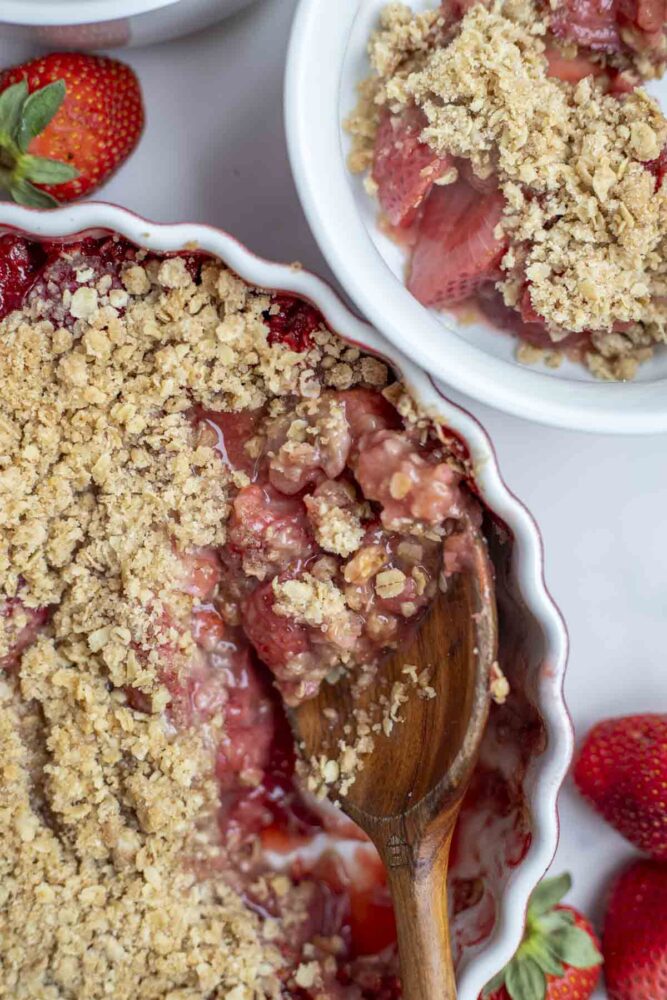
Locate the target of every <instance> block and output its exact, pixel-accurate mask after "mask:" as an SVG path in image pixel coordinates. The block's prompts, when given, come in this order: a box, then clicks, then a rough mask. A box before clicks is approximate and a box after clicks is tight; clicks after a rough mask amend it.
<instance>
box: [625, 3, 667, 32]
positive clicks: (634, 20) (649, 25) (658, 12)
mask: <svg viewBox="0 0 667 1000" xmlns="http://www.w3.org/2000/svg"><path fill="white" fill-rule="evenodd" d="M618 9H619V12H620V14H621V16H622V17H624V18H627V20H628V21H629V22H630V24H632V25H634V27H636V28H638V29H639V30H640V31H643V32H645V33H646V34H647V35H652V34H655V33H657V32H659V31H660V30H661V29H662V28H663V27H664V24H665V21H666V20H667V7H666V5H665V0H618Z"/></svg>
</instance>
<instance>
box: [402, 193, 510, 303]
mask: <svg viewBox="0 0 667 1000" xmlns="http://www.w3.org/2000/svg"><path fill="white" fill-rule="evenodd" d="M504 204H505V201H504V198H503V196H502V194H500V192H499V191H494V192H493V193H491V194H488V195H486V196H484V195H481V194H480V192H479V191H475V190H474V188H472V187H470V185H469V184H466V183H465V181H457V182H456V183H455V184H449V185H447V186H446V187H439V188H435V189H434V190H433V191H432V193H431V196H430V197H429V199H428V201H427V203H426V206H425V208H424V214H423V216H422V219H421V223H420V226H419V236H418V239H417V245H416V246H415V249H414V253H413V255H412V264H411V271H410V279H409V281H408V288H409V289H410V291H411V292H412V294H413V295H414V296H415V297H416V298H417V299H419V301H420V302H421V303H422V304H423V305H425V306H434V307H435V308H436V309H439V308H442V307H443V306H448V305H453V304H454V303H456V302H462V301H463V300H464V299H467V298H470V296H471V295H473V294H474V293H475V292H476V291H477V289H478V288H479V287H480V286H481V285H483V284H485V283H486V282H488V281H494V280H495V279H497V278H499V277H500V271H499V265H500V261H501V260H502V257H503V254H504V253H505V249H506V245H507V244H506V242H505V240H503V239H499V238H498V237H497V236H496V235H495V229H496V226H497V225H498V223H499V222H500V220H501V219H502V214H503V207H504Z"/></svg>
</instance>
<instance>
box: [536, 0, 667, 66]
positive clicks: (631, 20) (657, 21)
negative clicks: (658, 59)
mask: <svg viewBox="0 0 667 1000" xmlns="http://www.w3.org/2000/svg"><path fill="white" fill-rule="evenodd" d="M666 20H667V10H666V8H665V3H664V0H561V2H560V3H559V4H558V5H557V6H555V7H553V6H551V7H550V21H549V24H550V27H551V30H552V31H553V33H554V34H555V35H556V36H557V37H559V38H562V39H564V40H566V41H569V42H576V43H577V45H581V46H582V47H584V48H587V49H590V50H591V51H593V52H607V53H618V52H623V51H624V50H626V49H627V48H632V49H635V50H637V51H640V52H641V51H646V50H649V51H650V50H651V49H654V48H656V47H657V46H658V45H659V43H660V36H661V35H662V32H663V29H664V25H665V21H666Z"/></svg>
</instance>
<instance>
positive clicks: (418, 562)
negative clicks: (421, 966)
mask: <svg viewBox="0 0 667 1000" xmlns="http://www.w3.org/2000/svg"><path fill="white" fill-rule="evenodd" d="M0 386H1V393H0V397H1V400H2V402H1V403H0V772H1V775H2V780H1V781H0V824H1V830H2V840H3V852H2V857H1V858H0V873H1V878H2V886H3V892H2V898H1V900H0V928H1V929H0V933H1V935H2V947H3V962H2V968H1V970H0V992H2V993H3V994H4V995H7V996H12V997H13V998H15V1000H21V998H26V1000H28V998H30V1000H34V998H36V997H40V998H42V997H43V998H44V1000H84V998H86V1000H97V998H101V997H106V996H110V995H112V994H113V996H114V997H116V998H118V1000H125V998H127V1000H130V998H132V1000H158V998H160V1000H161V998H165V997H174V998H175V997H179V998H183V1000H186V998H192V1000H200V998H204V997H207V998H213V997H220V998H222V997H225V998H227V1000H252V998H255V997H274V998H278V997H294V998H299V1000H308V998H313V1000H314V998H319V1000H326V998H332V1000H333V998H337V1000H341V998H346V1000H364V998H367V1000H390V998H396V997H398V996H399V995H400V984H399V981H398V978H397V960H396V948H395V930H394V924H393V913H392V909H391V903H390V900H389V895H388V891H387V888H386V880H385V875H384V871H383V869H382V865H381V863H380V861H379V858H378V856H377V855H376V853H375V851H374V849H373V848H372V846H371V845H370V844H369V843H368V842H366V841H365V839H364V837H363V835H362V834H361V833H360V831H359V830H358V829H357V828H356V827H354V825H353V824H351V823H350V822H349V821H348V820H347V819H346V818H345V817H344V816H343V815H342V814H341V813H339V812H338V811H337V810H335V809H334V808H333V806H332V805H331V804H328V803H326V802H321V801H319V800H318V798H317V797H316V796H315V795H312V794H311V793H310V792H309V790H308V788H307V787H306V785H304V784H302V783H300V781H299V780H298V778H297V776H296V761H295V748H294V745H293V740H292V737H291V733H290V730H289V727H288V725H287V721H286V715H285V704H287V705H293V704H296V703H298V702H299V701H300V700H302V699H304V698H308V697H310V696H312V695H313V694H314V693H315V692H316V691H317V689H318V686H319V685H320V684H322V683H329V682H333V681H334V679H335V677H336V676H337V675H339V674H340V672H341V671H349V672H353V674H354V676H355V678H356V680H357V682H358V683H359V684H364V683H365V682H366V681H367V680H368V679H369V678H370V677H372V676H373V673H374V672H375V671H376V670H378V669H379V670H381V669H382V657H383V655H384V654H385V653H387V652H388V651H390V650H391V649H394V648H396V646H398V645H399V644H401V643H403V642H404V641H405V640H406V638H407V637H408V636H409V635H410V633H411V632H412V631H413V630H414V629H415V628H417V627H418V625H419V621H420V619H421V618H422V616H423V615H424V614H425V613H426V612H427V611H428V608H429V605H430V603H431V601H432V600H433V598H434V596H435V594H436V592H437V588H438V587H445V586H446V585H447V579H448V577H449V576H450V575H451V574H452V573H455V572H457V571H458V570H459V569H460V568H461V560H462V559H464V558H465V546H464V545H462V544H461V539H462V531H464V529H463V527H462V526H463V525H464V524H467V523H469V522H470V521H472V522H473V523H476V524H479V517H480V511H479V507H478V505H477V503H476V501H475V500H474V499H473V497H472V495H471V494H470V493H469V492H468V488H467V486H466V472H467V470H466V469H465V468H464V466H463V464H462V462H461V460H460V459H457V458H456V457H455V451H454V449H451V448H450V447H449V445H448V441H447V438H446V436H445V434H444V432H443V430H442V428H440V427H437V426H435V425H434V424H433V423H432V422H430V421H429V420H428V419H426V417H425V415H424V414H422V413H420V412H419V411H418V409H417V407H416V405H415V404H414V402H413V401H412V400H411V399H410V397H409V396H408V394H407V392H406V390H405V389H404V388H403V386H402V385H401V384H400V383H399V382H397V381H395V379H394V377H393V375H392V373H391V372H390V371H389V370H388V369H387V367H386V366H385V365H384V364H383V363H382V362H381V361H379V360H378V359H376V358H374V357H370V356H366V355H363V354H362V353H361V352H360V351H359V350H358V349H357V348H354V347H350V346H348V345H346V344H345V343H343V342H342V341H341V340H339V339H338V338H337V337H336V336H335V335H334V334H333V333H332V332H331V331H330V330H328V329H327V327H326V325H325V323H324V321H323V318H322V317H321V315H320V314H319V313H318V312H317V310H315V309H314V308H313V307H312V306H310V305H308V304H307V303H304V302H301V301H300V300H298V299H295V298H294V297H292V296H289V295H285V294H279V295H274V294H272V293H269V292H266V291H264V290H262V289H258V288H253V287H250V286H248V285H247V284H246V283H244V282H243V281H242V280H241V279H240V278H239V277H237V276H236V275H235V274H233V273H232V272H231V271H229V270H228V269H226V268H225V267H224V266H223V265H221V264H220V263H219V262H217V261H215V260H212V259H210V258H207V257H206V256H204V255H203V254H197V253H185V252H184V253H182V254H178V255H175V256H171V257H163V258H161V257H159V256H156V255H154V254H150V253H147V252H145V251H142V250H138V249H137V248H135V247H133V246H131V245H130V244H128V243H126V242H125V241H123V240H121V239H117V238H113V237H103V238H85V239H80V240H78V241H76V242H70V243H68V244H59V243H44V244H40V245H38V244H36V243H32V242H29V241H27V240H25V239H23V238H21V237H18V236H13V235H9V236H4V237H2V239H1V240H0ZM411 669H413V668H411ZM413 672H414V675H415V676H414V677H411V678H410V679H411V681H412V684H411V685H410V684H408V683H407V681H406V684H405V685H403V684H400V685H398V686H397V687H396V689H395V690H393V691H392V692H391V696H390V697H389V698H388V701H387V706H386V712H385V716H386V723H384V724H383V726H384V729H385V731H387V730H390V728H391V725H393V723H394V722H395V721H398V719H399V713H400V706H401V704H403V703H404V701H405V699H406V698H407V697H408V696H409V688H410V687H411V686H412V688H414V691H415V696H417V695H418V696H419V697H431V696H432V688H431V687H430V685H429V677H428V676H426V675H425V674H424V675H419V676H417V674H416V670H413ZM329 778H331V775H330V774H328V775H327V781H328V779H329Z"/></svg>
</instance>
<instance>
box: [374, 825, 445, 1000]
mask: <svg viewBox="0 0 667 1000" xmlns="http://www.w3.org/2000/svg"><path fill="white" fill-rule="evenodd" d="M450 843H451V833H450V834H449V836H448V837H447V838H446V841H445V842H444V843H442V844H441V845H440V846H439V848H438V851H437V854H436V856H435V858H430V859H429V860H428V862H425V861H424V862H417V863H416V864H403V865H398V866H392V865H391V864H390V865H389V867H388V874H389V887H390V889H391V894H392V898H393V902H394V911H395V913H396V929H397V932H398V951H399V957H400V961H401V982H402V985H403V989H402V994H401V995H402V997H403V1000H456V979H455V976H454V963H453V961H452V952H451V946H450V935H449V914H448V911H447V888H446V882H447V865H448V861H449V847H450Z"/></svg>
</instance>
